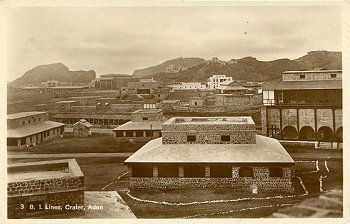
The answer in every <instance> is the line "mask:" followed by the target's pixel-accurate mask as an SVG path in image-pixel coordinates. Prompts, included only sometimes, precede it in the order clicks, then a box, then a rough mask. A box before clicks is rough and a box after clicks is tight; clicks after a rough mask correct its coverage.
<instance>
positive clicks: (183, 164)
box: [124, 117, 294, 192]
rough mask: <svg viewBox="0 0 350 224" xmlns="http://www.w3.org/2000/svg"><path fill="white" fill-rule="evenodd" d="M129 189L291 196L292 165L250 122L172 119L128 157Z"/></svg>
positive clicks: (241, 119) (274, 142)
mask: <svg viewBox="0 0 350 224" xmlns="http://www.w3.org/2000/svg"><path fill="white" fill-rule="evenodd" d="M124 163H125V164H126V165H128V167H129V173H130V179H129V187H130V188H170V189H176V188H234V189H235V191H246V192H271V191H273V192H293V191H294V188H293V184H292V176H293V172H292V167H293V165H294V161H293V159H292V158H291V157H290V156H289V154H288V153H287V152H286V151H285V149H284V148H283V146H282V145H281V144H280V143H279V142H278V141H277V140H276V139H272V138H267V137H264V136H259V135H256V134H255V124H254V122H253V120H252V119H251V117H193V118H191V117H174V118H171V119H169V120H168V121H166V122H164V123H163V125H162V138H157V139H154V140H152V141H150V142H148V143H147V144H146V145H144V146H143V147H142V148H141V149H139V150H138V151H137V152H135V153H134V154H133V155H132V156H130V157H129V158H128V159H127V160H126V161H125V162H124Z"/></svg>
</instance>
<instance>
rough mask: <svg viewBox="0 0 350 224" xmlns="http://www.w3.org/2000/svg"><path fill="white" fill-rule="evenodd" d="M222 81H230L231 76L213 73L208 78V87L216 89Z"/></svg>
mask: <svg viewBox="0 0 350 224" xmlns="http://www.w3.org/2000/svg"><path fill="white" fill-rule="evenodd" d="M223 82H232V77H231V76H226V75H213V76H212V77H209V78H208V89H216V88H218V87H219V86H220V85H221V83H223Z"/></svg>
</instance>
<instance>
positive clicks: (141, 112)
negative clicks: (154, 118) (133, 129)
mask: <svg viewBox="0 0 350 224" xmlns="http://www.w3.org/2000/svg"><path fill="white" fill-rule="evenodd" d="M160 112H162V109H139V110H137V111H134V112H132V114H150V113H152V114H157V113H160Z"/></svg>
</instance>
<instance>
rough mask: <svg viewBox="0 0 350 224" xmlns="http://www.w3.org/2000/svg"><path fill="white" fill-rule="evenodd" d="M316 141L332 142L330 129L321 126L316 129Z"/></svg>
mask: <svg viewBox="0 0 350 224" xmlns="http://www.w3.org/2000/svg"><path fill="white" fill-rule="evenodd" d="M317 140H319V141H324V142H328V141H332V140H333V131H332V129H331V128H330V127H327V126H322V127H320V128H319V129H318V132H317Z"/></svg>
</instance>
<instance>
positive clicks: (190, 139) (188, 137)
mask: <svg viewBox="0 0 350 224" xmlns="http://www.w3.org/2000/svg"><path fill="white" fill-rule="evenodd" d="M187 141H188V142H195V141H196V136H195V135H187Z"/></svg>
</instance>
